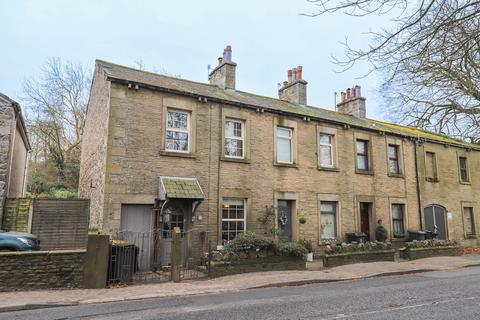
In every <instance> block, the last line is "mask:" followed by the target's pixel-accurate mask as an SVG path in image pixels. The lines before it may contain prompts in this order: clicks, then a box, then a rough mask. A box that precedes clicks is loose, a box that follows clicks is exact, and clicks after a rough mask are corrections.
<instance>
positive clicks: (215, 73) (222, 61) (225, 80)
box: [208, 45, 237, 89]
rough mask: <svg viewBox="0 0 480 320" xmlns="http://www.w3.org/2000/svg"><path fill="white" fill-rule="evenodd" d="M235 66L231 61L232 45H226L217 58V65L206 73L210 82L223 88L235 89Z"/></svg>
mask: <svg viewBox="0 0 480 320" xmlns="http://www.w3.org/2000/svg"><path fill="white" fill-rule="evenodd" d="M236 67H237V64H236V63H235V62H233V61H232V46H230V45H228V46H226V47H225V49H224V50H223V55H222V56H221V57H219V58H218V66H216V67H215V69H213V70H212V72H210V74H209V75H208V79H209V80H210V83H211V84H214V85H216V86H219V87H220V88H223V89H235V69H236Z"/></svg>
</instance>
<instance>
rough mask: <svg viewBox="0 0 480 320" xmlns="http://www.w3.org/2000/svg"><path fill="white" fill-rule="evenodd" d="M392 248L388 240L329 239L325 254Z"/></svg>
mask: <svg viewBox="0 0 480 320" xmlns="http://www.w3.org/2000/svg"><path fill="white" fill-rule="evenodd" d="M390 249H392V244H391V243H390V242H381V241H373V242H370V241H367V242H360V243H357V242H354V243H346V242H340V241H329V243H328V244H327V246H326V247H325V253H327V254H336V253H349V252H365V251H379V250H390Z"/></svg>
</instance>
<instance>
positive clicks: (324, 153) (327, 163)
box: [319, 133, 333, 168]
mask: <svg viewBox="0 0 480 320" xmlns="http://www.w3.org/2000/svg"><path fill="white" fill-rule="evenodd" d="M319 151H320V166H321V167H325V168H332V167H333V136H332V135H330V134H324V133H321V134H320V150H319Z"/></svg>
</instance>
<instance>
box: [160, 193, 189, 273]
mask: <svg viewBox="0 0 480 320" xmlns="http://www.w3.org/2000/svg"><path fill="white" fill-rule="evenodd" d="M186 224H187V215H186V210H185V206H184V205H183V204H181V203H178V202H173V203H171V204H167V205H166V208H164V210H163V216H162V240H161V258H160V263H161V265H162V266H168V265H169V264H170V263H171V257H172V233H173V228H175V227H179V228H180V231H181V237H182V238H181V242H182V243H181V245H180V247H181V248H182V253H181V256H182V264H183V263H185V261H186V253H187V250H186V245H187V241H186V237H187V236H186V232H185V231H186V230H187V229H186V227H187V226H186Z"/></svg>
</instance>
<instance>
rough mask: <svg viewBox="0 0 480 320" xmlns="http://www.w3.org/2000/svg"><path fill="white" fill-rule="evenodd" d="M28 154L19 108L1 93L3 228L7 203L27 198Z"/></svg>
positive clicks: (0, 209)
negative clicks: (11, 199)
mask: <svg viewBox="0 0 480 320" xmlns="http://www.w3.org/2000/svg"><path fill="white" fill-rule="evenodd" d="M29 150H30V144H29V141H28V137H27V133H26V127H25V123H24V121H23V117H22V114H21V110H20V106H19V105H18V103H16V102H15V101H13V100H12V99H10V98H9V97H7V96H5V95H3V94H2V93H0V227H1V223H2V214H3V206H4V204H5V199H6V198H7V197H10V198H13V197H22V196H23V195H24V194H25V186H26V177H27V165H28V161H27V157H28V151H29Z"/></svg>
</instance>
